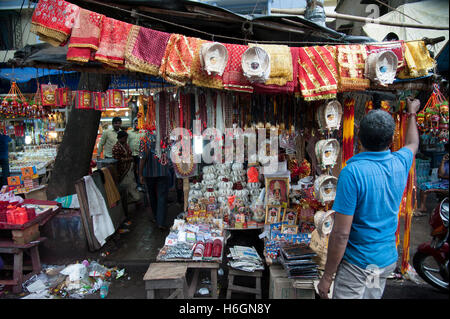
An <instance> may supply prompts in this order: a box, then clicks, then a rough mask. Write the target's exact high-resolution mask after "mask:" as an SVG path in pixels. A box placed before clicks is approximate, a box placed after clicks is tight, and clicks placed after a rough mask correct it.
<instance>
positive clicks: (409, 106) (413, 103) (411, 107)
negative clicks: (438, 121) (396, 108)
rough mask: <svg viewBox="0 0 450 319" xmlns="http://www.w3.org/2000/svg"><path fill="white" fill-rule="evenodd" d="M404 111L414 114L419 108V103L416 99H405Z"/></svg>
mask: <svg viewBox="0 0 450 319" xmlns="http://www.w3.org/2000/svg"><path fill="white" fill-rule="evenodd" d="M406 102H407V103H406V110H407V111H408V113H414V114H416V113H417V112H418V111H419V108H420V101H419V100H418V99H414V100H413V99H411V98H409V97H408V98H407V99H406Z"/></svg>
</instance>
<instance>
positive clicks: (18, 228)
mask: <svg viewBox="0 0 450 319" xmlns="http://www.w3.org/2000/svg"><path fill="white" fill-rule="evenodd" d="M24 204H35V205H49V206H56V209H52V208H49V209H47V210H46V211H44V212H43V213H41V214H39V215H37V216H36V217H35V218H33V219H32V220H30V221H28V222H26V223H25V224H8V223H4V222H0V229H5V230H11V232H12V233H13V232H24V233H25V232H27V230H29V229H30V228H32V227H36V228H38V227H39V226H42V225H44V224H45V223H46V222H47V221H48V220H50V219H51V218H52V217H53V216H55V215H56V214H57V213H58V212H59V211H60V210H61V204H59V203H57V202H51V201H42V200H35V199H26V200H24ZM46 239H47V238H45V237H39V238H36V239H34V240H32V241H30V242H28V243H18V242H15V241H14V240H13V239H12V238H0V253H4V254H14V265H13V279H11V280H0V284H4V285H11V286H13V292H14V293H20V292H21V291H22V283H23V282H25V281H27V280H28V279H29V278H30V277H31V276H33V275H34V274H39V273H40V272H41V262H40V258H39V251H38V245H39V244H40V243H41V242H43V241H45V240H46ZM28 251H30V256H31V262H32V272H31V273H29V274H27V275H24V274H23V270H24V267H23V253H24V252H28Z"/></svg>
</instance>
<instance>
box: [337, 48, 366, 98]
mask: <svg viewBox="0 0 450 319" xmlns="http://www.w3.org/2000/svg"><path fill="white" fill-rule="evenodd" d="M336 48H337V52H336V55H337V60H336V61H337V67H338V74H339V83H338V85H339V87H338V90H339V92H346V91H363V90H365V89H367V88H369V86H370V80H369V79H365V78H364V68H365V63H366V59H367V50H366V46H365V45H361V44H348V45H338V46H336Z"/></svg>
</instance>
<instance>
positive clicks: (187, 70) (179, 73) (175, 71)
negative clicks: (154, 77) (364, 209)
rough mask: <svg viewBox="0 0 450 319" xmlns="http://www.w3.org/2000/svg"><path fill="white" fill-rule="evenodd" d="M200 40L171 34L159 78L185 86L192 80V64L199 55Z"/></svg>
mask: <svg viewBox="0 0 450 319" xmlns="http://www.w3.org/2000/svg"><path fill="white" fill-rule="evenodd" d="M200 42H201V40H200V39H199V38H192V37H186V36H184V35H181V34H175V33H174V34H171V35H170V38H169V41H168V43H167V47H166V50H165V53H164V58H163V59H162V61H161V67H160V69H159V76H161V77H163V78H164V79H165V80H167V81H168V82H170V83H173V84H175V85H178V86H184V85H186V83H187V82H188V81H190V80H191V78H192V62H193V60H194V56H196V55H198V54H199V50H200V45H199V44H200Z"/></svg>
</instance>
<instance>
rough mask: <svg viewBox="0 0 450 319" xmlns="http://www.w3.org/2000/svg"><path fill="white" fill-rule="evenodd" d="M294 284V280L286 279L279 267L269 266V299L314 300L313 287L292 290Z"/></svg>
mask: <svg viewBox="0 0 450 319" xmlns="http://www.w3.org/2000/svg"><path fill="white" fill-rule="evenodd" d="M294 282H295V279H290V278H287V274H286V271H285V270H284V268H283V267H282V266H281V265H271V266H270V281H269V299H315V291H314V285H312V284H311V285H310V288H294ZM306 286H308V285H306Z"/></svg>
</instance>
